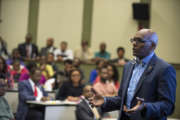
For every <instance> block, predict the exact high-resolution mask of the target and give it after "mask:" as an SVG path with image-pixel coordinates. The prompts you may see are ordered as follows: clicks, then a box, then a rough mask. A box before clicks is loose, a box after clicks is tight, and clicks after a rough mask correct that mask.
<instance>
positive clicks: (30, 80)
mask: <svg viewBox="0 0 180 120" xmlns="http://www.w3.org/2000/svg"><path fill="white" fill-rule="evenodd" d="M29 82H30V84H31V85H32V86H33V87H34V85H35V83H34V82H33V80H32V79H31V78H29ZM38 86H39V84H36V87H38Z"/></svg>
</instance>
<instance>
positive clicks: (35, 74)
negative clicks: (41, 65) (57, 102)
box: [16, 68, 48, 120]
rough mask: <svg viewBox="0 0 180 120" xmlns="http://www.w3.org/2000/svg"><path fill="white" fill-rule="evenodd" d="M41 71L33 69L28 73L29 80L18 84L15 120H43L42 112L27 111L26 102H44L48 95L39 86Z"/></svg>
mask: <svg viewBox="0 0 180 120" xmlns="http://www.w3.org/2000/svg"><path fill="white" fill-rule="evenodd" d="M40 79H41V70H40V69H38V68H34V69H32V70H31V71H30V79H29V80H25V81H22V82H19V86H18V92H19V104H18V109H17V114H16V119H17V120H31V119H32V120H43V112H42V111H41V110H34V109H29V107H28V104H27V103H26V102H27V101H32V100H34V101H35V100H36V101H40V100H41V101H46V100H48V97H47V96H48V95H47V93H46V92H45V91H44V89H43V87H42V86H40V85H39V84H38V83H39V80H40Z"/></svg>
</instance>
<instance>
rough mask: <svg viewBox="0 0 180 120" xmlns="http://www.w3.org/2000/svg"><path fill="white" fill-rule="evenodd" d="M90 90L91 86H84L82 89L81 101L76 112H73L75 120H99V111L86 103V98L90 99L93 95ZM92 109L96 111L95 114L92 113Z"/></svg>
mask: <svg viewBox="0 0 180 120" xmlns="http://www.w3.org/2000/svg"><path fill="white" fill-rule="evenodd" d="M91 89H92V86H91V85H86V86H85V87H84V89H83V96H82V101H81V102H80V103H79V104H78V105H77V106H76V111H75V114H76V120H96V119H100V110H99V109H97V108H96V107H94V108H93V107H92V106H91V105H90V104H89V101H88V98H90V97H92V95H93V93H92V91H91ZM94 109H96V110H97V113H94ZM95 114H96V115H95ZM98 114H99V116H98ZM98 117H99V118H98Z"/></svg>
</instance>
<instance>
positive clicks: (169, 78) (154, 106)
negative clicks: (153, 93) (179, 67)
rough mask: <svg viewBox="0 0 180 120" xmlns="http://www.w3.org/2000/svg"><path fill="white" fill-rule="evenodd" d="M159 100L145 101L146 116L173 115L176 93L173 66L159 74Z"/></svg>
mask: <svg viewBox="0 0 180 120" xmlns="http://www.w3.org/2000/svg"><path fill="white" fill-rule="evenodd" d="M157 87H158V90H157V94H158V95H157V96H158V101H157V102H153V103H151V102H147V103H145V106H146V112H145V113H144V117H145V118H146V119H149V118H161V117H163V116H168V115H171V114H172V113H173V111H174V104H175V95H176V72H175V69H174V68H173V67H172V66H168V67H167V68H166V69H165V70H164V71H163V72H162V74H160V76H159V81H158V86H157Z"/></svg>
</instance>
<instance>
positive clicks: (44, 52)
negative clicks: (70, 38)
mask: <svg viewBox="0 0 180 120" xmlns="http://www.w3.org/2000/svg"><path fill="white" fill-rule="evenodd" d="M55 50H56V48H55V47H54V39H53V38H48V39H47V41H46V47H43V48H41V51H40V55H41V56H47V55H48V53H53V52H54V51H55Z"/></svg>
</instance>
